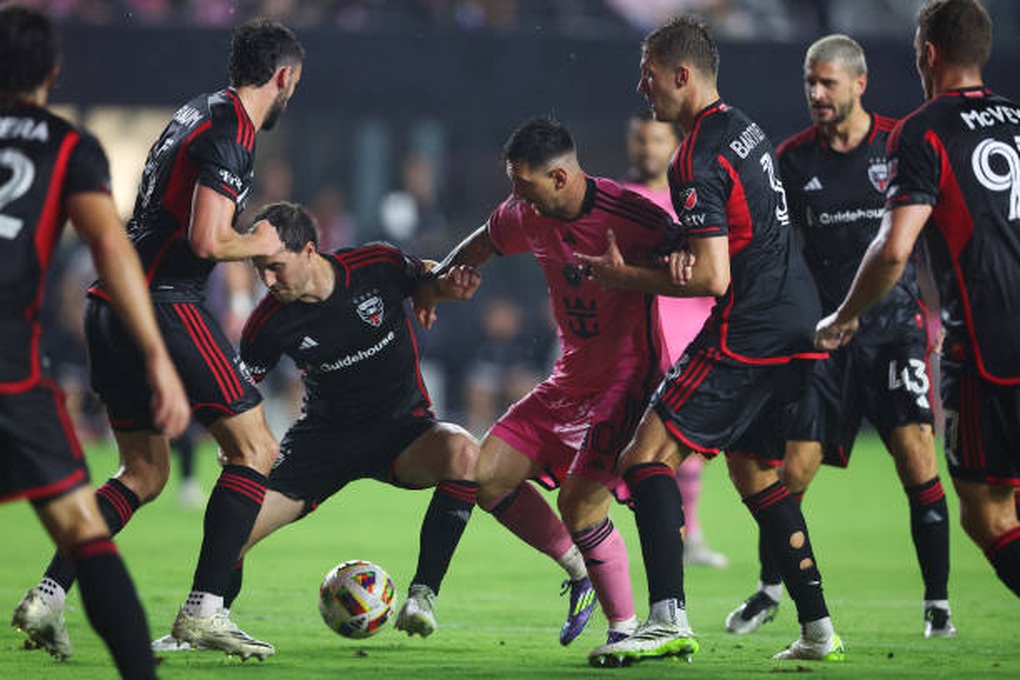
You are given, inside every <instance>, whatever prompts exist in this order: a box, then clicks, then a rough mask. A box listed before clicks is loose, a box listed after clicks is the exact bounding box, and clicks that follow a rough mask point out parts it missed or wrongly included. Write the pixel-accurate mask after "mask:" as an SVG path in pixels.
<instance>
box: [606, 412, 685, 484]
mask: <svg viewBox="0 0 1020 680" xmlns="http://www.w3.org/2000/svg"><path fill="white" fill-rule="evenodd" d="M692 452H693V449H691V447H690V446H689V445H687V443H686V442H683V441H681V440H679V439H676V438H675V437H674V436H673V435H671V434H670V433H669V431H668V430H667V429H666V425H665V423H663V421H662V418H660V417H659V414H658V413H657V412H656V411H655V410H653V409H651V408H649V409H647V410H646V411H645V413H644V415H643V416H642V417H641V422H639V423H638V426H637V429H636V430H635V431H634V436H633V437H632V438H631V440H630V442H629V443H628V444H627V445H626V446H625V447H624V448H623V452H622V453H621V454H620V461H619V463H617V466H616V469H617V472H619V473H620V474H621V475H623V474H626V472H627V471H628V470H630V469H631V468H633V467H635V466H637V465H646V464H649V463H663V464H665V465H668V466H669V467H670V469H672V470H673V471H674V472H675V471H676V469H677V468H678V467H679V466H680V463H682V462H683V461H684V459H685V458H687V456H689V455H690V454H691V453H692Z"/></svg>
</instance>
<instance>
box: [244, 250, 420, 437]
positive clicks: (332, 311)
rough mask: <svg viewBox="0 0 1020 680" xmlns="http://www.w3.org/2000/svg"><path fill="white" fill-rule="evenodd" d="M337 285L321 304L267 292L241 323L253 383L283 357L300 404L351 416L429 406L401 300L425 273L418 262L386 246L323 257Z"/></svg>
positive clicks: (359, 418)
mask: <svg viewBox="0 0 1020 680" xmlns="http://www.w3.org/2000/svg"><path fill="white" fill-rule="evenodd" d="M323 257H326V258H327V259H328V260H329V261H330V263H332V264H333V266H334V267H335V268H336V286H335V288H334V289H333V293H332V294H331V295H330V296H329V297H328V298H327V299H326V300H323V301H322V302H315V303H307V302H301V301H295V302H291V303H289V304H286V305H284V304H281V303H279V302H277V301H276V300H275V299H274V298H273V297H271V296H269V295H267V296H266V297H265V299H263V300H262V302H261V303H260V304H259V305H258V307H256V308H255V311H254V312H252V315H251V317H250V318H249V319H248V322H247V324H245V328H244V333H243V335H242V337H241V359H242V360H243V361H244V365H245V366H246V367H247V370H248V372H249V373H250V375H251V376H252V378H253V379H254V380H256V381H258V380H261V379H262V377H263V376H265V374H266V373H267V372H268V371H269V370H270V369H271V368H272V367H273V366H275V365H276V363H277V362H278V361H279V359H280V356H281V355H284V354H286V355H287V356H289V357H290V358H291V359H293V360H294V363H295V365H296V366H297V367H298V368H299V369H301V370H302V372H303V380H304V383H305V408H306V409H312V410H322V411H323V412H328V413H330V414H336V415H337V416H339V417H342V418H345V419H349V420H351V421H363V420H369V419H372V418H376V417H378V416H380V415H390V414H394V415H400V414H406V413H417V414H418V415H422V414H424V413H425V412H426V410H427V409H428V408H429V406H430V402H429V398H428V393H427V392H426V390H425V383H424V382H423V381H422V377H421V372H420V370H419V366H418V347H417V345H416V343H415V339H414V333H413V332H412V330H411V321H410V318H409V317H408V315H407V314H406V312H405V308H404V301H405V299H406V298H407V297H408V296H410V295H411V293H413V292H414V289H415V287H416V286H417V285H418V283H419V282H420V281H421V280H422V279H424V278H426V277H428V276H429V275H428V273H427V272H426V269H425V265H424V264H423V263H422V262H421V260H419V259H417V258H414V257H412V256H410V255H405V254H404V253H402V252H401V251H400V250H398V249H396V248H394V247H392V246H389V245H386V244H369V245H366V246H362V247H359V248H344V249H341V250H337V251H336V252H334V253H330V254H328V255H327V254H323Z"/></svg>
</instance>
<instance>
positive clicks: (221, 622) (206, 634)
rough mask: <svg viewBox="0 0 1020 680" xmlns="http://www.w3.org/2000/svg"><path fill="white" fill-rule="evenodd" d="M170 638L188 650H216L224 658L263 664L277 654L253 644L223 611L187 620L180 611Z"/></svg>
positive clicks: (265, 645) (264, 645)
mask: <svg viewBox="0 0 1020 680" xmlns="http://www.w3.org/2000/svg"><path fill="white" fill-rule="evenodd" d="M170 635H171V637H173V638H174V639H175V640H177V641H178V642H180V643H185V644H187V645H189V647H190V648H194V649H218V650H220V651H222V652H226V653H227V654H236V655H237V656H240V657H241V659H242V660H247V659H250V658H251V657H255V658H256V659H258V660H259V661H264V660H265V659H266V657H268V656H272V655H273V654H275V653H276V649H275V648H274V647H273V646H272V645H271V644H269V643H268V642H263V641H262V640H256V639H255V638H253V637H252V636H251V635H248V634H247V633H245V632H244V631H243V630H241V629H240V628H238V627H237V624H235V623H234V622H233V621H231V620H230V612H229V611H227V610H226V609H220V610H219V611H217V612H216V613H215V614H213V615H212V616H188V615H187V614H185V613H184V610H183V609H181V610H180V611H179V612H177V618H176V619H174V625H173V628H171V629H170ZM160 639H161V640H162V639H163V638H160Z"/></svg>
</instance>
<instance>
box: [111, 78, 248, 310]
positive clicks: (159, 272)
mask: <svg viewBox="0 0 1020 680" xmlns="http://www.w3.org/2000/svg"><path fill="white" fill-rule="evenodd" d="M254 159H255V126H254V125H253V124H252V122H251V119H250V118H248V114H247V113H246V112H245V110H244V107H243V106H242V105H241V100H240V99H238V96H237V93H236V92H234V91H233V90H222V91H220V92H216V93H214V94H203V95H199V96H198V97H196V98H195V99H192V100H191V101H190V102H188V103H187V104H185V105H184V106H182V107H181V108H180V109H179V110H178V111H177V113H175V114H174V116H173V118H172V119H171V120H170V123H169V124H167V126H166V128H165V129H164V130H163V133H162V134H161V135H160V136H159V139H157V140H156V143H155V144H153V145H152V148H151V149H149V155H148V158H147V159H146V161H145V169H144V170H143V171H142V179H141V182H140V184H139V188H138V198H137V199H136V200H135V209H134V215H133V216H132V217H131V220H130V221H129V222H128V235H129V236H130V237H131V241H132V242H133V243H134V245H135V248H136V249H137V250H138V255H139V256H140V257H141V260H142V268H143V269H144V270H145V276H146V279H147V280H148V282H149V287H150V289H151V290H153V291H159V292H160V294H161V295H163V296H164V297H167V296H173V297H177V298H179V299H182V300H196V299H201V296H202V291H203V289H204V287H205V281H206V279H207V278H208V277H209V273H210V272H211V271H212V268H213V267H214V266H215V264H216V262H215V261H213V260H206V259H202V258H200V257H198V256H197V255H195V253H194V252H193V251H192V250H191V245H190V244H189V242H188V229H189V226H190V224H191V203H192V197H193V195H194V192H195V186H196V185H198V184H201V185H202V186H206V187H209V188H210V189H213V190H214V191H216V192H218V193H220V194H222V195H223V196H226V197H227V198H229V199H230V200H231V201H233V202H234V204H235V206H236V209H235V210H234V219H235V220H236V219H237V216H238V215H240V214H241V211H242V210H244V205H245V202H246V201H247V199H248V194H249V193H250V191H251V187H252V183H253V181H254V178H255V168H254Z"/></svg>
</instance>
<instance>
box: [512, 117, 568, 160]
mask: <svg viewBox="0 0 1020 680" xmlns="http://www.w3.org/2000/svg"><path fill="white" fill-rule="evenodd" d="M574 150H575V147H574V138H573V137H571V136H570V131H568V130H567V128H566V127H564V126H563V124H562V123H560V122H559V121H558V120H554V119H552V118H544V117H538V118H532V119H530V120H527V121H525V122H524V123H522V124H521V125H520V126H519V127H518V128H517V129H516V130H514V131H513V132H512V133H511V134H510V137H509V139H507V140H506V144H504V145H503V158H505V159H506V160H508V161H510V162H511V163H515V162H518V161H524V162H525V163H527V164H528V165H530V166H532V167H537V166H540V165H545V164H546V163H548V162H549V161H551V160H552V159H554V158H556V157H558V156H562V155H563V154H565V153H570V152H572V151H574Z"/></svg>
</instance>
